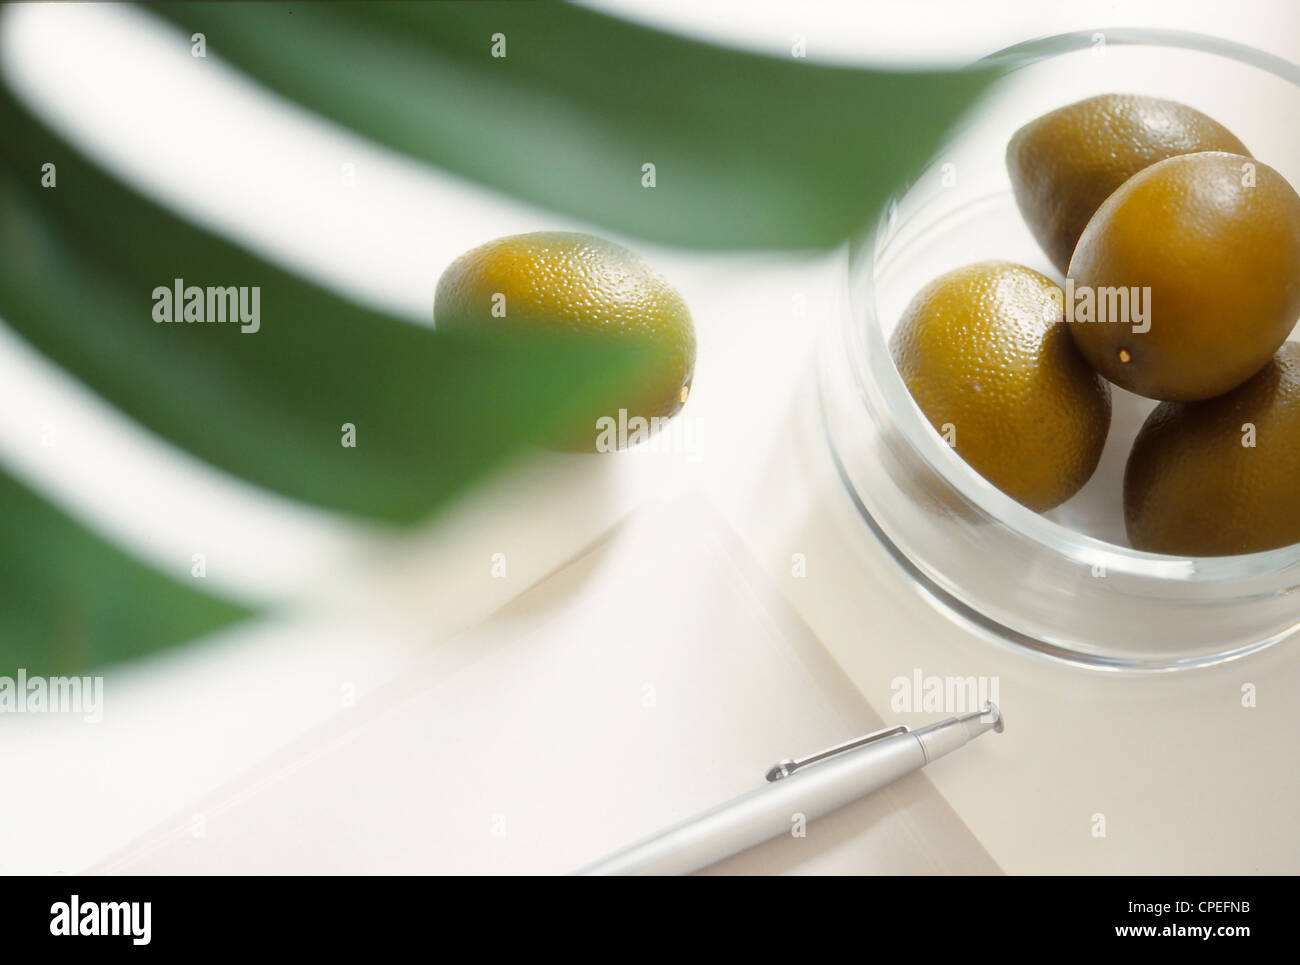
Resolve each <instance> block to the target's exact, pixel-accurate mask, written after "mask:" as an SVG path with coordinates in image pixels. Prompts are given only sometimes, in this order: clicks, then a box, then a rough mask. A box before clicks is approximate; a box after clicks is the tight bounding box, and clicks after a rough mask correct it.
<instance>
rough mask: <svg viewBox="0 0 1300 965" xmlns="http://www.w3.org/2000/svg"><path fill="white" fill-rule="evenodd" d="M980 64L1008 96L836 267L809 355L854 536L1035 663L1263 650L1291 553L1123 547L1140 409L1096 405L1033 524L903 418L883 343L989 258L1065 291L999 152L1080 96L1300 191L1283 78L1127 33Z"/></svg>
mask: <svg viewBox="0 0 1300 965" xmlns="http://www.w3.org/2000/svg"><path fill="white" fill-rule="evenodd" d="M995 58H996V59H998V60H999V61H1000V62H1002V63H1004V65H1005V66H1006V67H1007V73H1006V75H1005V77H1004V78H1002V79H1001V80H999V82H998V83H997V84H996V85H995V87H994V88H993V89H992V90H991V91H990V93H989V95H988V96H987V97H986V98H985V99H984V101H983V102H982V103H981V105H980V106H978V107H977V108H976V109H975V110H974V111H973V112H972V114H971V115H970V117H969V119H968V121H967V123H966V125H965V127H964V128H963V129H961V130H960V131H959V132H958V133H957V134H956V135H955V136H954V137H953V138H952V139H951V140H950V141H949V142H948V143H947V144H946V145H945V146H944V148H943V149H942V150H941V151H940V152H939V153H938V154H937V155H936V156H935V159H934V161H933V163H932V164H931V165H930V166H929V167H928V168H926V169H925V170H924V171H923V172H922V173H921V174H920V175H919V176H918V177H916V178H915V180H914V181H912V183H911V184H910V185H909V186H907V187H906V188H905V189H904V190H902V191H901V192H900V193H899V194H897V195H896V197H895V200H894V201H892V202H891V203H890V204H889V207H888V209H887V211H886V213H885V214H884V216H883V217H882V218H881V220H880V222H879V224H878V225H877V226H875V227H874V228H873V229H871V230H869V231H866V232H864V233H863V234H862V236H861V237H859V238H857V239H854V240H853V241H851V242H850V244H849V246H848V248H847V251H846V253H845V259H846V268H845V278H846V285H845V289H844V292H843V306H844V307H843V311H842V312H841V313H840V317H839V319H838V320H837V321H836V322H835V323H833V324H831V325H830V326H829V327H828V331H827V333H826V338H825V340H824V341H823V343H822V352H821V365H820V377H821V401H822V412H823V416H824V422H825V430H826V434H827V438H828V440H829V443H830V447H831V451H832V453H833V455H834V459H835V462H836V465H837V468H838V470H839V474H840V477H841V478H842V480H843V483H844V485H845V487H846V488H847V490H848V493H849V495H850V497H851V498H852V500H853V503H854V505H855V506H856V507H857V509H858V511H859V513H860V515H861V517H862V519H863V522H864V523H865V526H864V528H863V530H862V533H863V535H864V536H865V537H866V538H870V539H874V540H878V541H879V542H880V543H882V544H883V545H884V546H885V548H886V549H887V550H888V551H889V552H890V553H891V554H892V555H893V557H894V559H895V560H896V561H897V562H898V564H899V565H900V566H902V567H903V568H904V570H905V571H906V572H907V574H908V575H909V576H910V578H912V579H913V580H915V581H916V582H917V583H918V584H920V586H921V587H922V588H923V589H924V590H925V591H926V592H927V594H928V595H929V596H930V597H931V598H932V599H933V600H934V601H935V602H936V603H938V604H939V605H940V606H941V607H942V608H943V609H945V610H946V611H947V612H948V613H949V614H950V615H951V616H953V617H955V618H956V619H958V621H959V622H962V623H964V624H965V625H966V626H968V627H970V628H973V629H976V630H977V631H978V632H979V634H980V635H981V636H985V637H988V636H992V637H995V638H997V639H999V640H1002V641H1007V642H1009V643H1011V644H1014V645H1017V646H1020V647H1025V648H1028V649H1030V650H1033V651H1037V652H1039V653H1042V654H1046V655H1049V656H1053V657H1057V658H1061V659H1065V660H1069V661H1073V662H1077V663H1081V664H1085V665H1088V666H1091V667H1095V668H1102V669H1111V670H1170V669H1174V668H1180V667H1189V666H1197V665H1205V664H1211V663H1216V662H1220V661H1223V660H1228V659H1231V658H1234V657H1240V656H1242V655H1244V654H1247V653H1250V652H1251V651H1254V650H1257V649H1259V648H1261V647H1264V646H1267V645H1269V644H1273V643H1277V642H1278V641H1281V640H1283V639H1284V638H1286V637H1288V636H1290V635H1291V634H1294V633H1295V632H1296V631H1297V630H1300V545H1294V546H1288V547H1284V548H1281V549H1276V550H1271V551H1269V552H1265V553H1254V554H1249V555H1242V556H1226V557H1205V558H1193V557H1175V556H1164V555H1158V554H1153V553H1144V552H1139V551H1136V550H1133V549H1131V548H1129V547H1128V546H1127V545H1126V542H1125V537H1124V526H1123V509H1122V506H1123V503H1122V479H1123V471H1124V463H1125V460H1126V458H1127V455H1128V449H1129V446H1130V445H1131V443H1132V440H1133V438H1134V436H1135V434H1136V432H1137V429H1138V427H1139V426H1140V425H1141V424H1142V421H1143V420H1144V419H1145V417H1146V415H1147V413H1148V412H1149V411H1150V410H1151V408H1152V407H1153V406H1154V404H1155V403H1152V402H1150V401H1148V400H1145V399H1141V398H1139V397H1137V396H1134V395H1131V394H1129V393H1127V392H1124V391H1122V390H1120V389H1118V388H1113V390H1112V391H1113V404H1114V416H1113V420H1112V424H1111V430H1110V436H1109V438H1108V440H1107V444H1106V449H1105V452H1104V454H1103V456H1102V460H1101V464H1100V465H1099V466H1098V469H1097V472H1096V474H1095V475H1094V476H1093V478H1092V479H1091V480H1090V481H1089V483H1088V485H1087V486H1085V487H1084V489H1083V490H1082V491H1081V492H1080V493H1079V494H1077V495H1076V496H1075V497H1074V498H1073V499H1071V500H1070V501H1069V502H1067V503H1065V504H1064V505H1062V506H1060V507H1058V508H1056V509H1054V510H1052V511H1051V512H1049V513H1046V514H1039V513H1035V512H1033V511H1031V510H1029V509H1027V508H1025V507H1024V506H1022V505H1020V504H1019V503H1017V502H1015V501H1014V500H1012V499H1011V498H1010V497H1008V496H1006V495H1004V494H1003V493H1001V492H1000V491H999V490H997V489H995V488H994V487H993V486H992V485H990V484H989V483H988V482H986V481H985V480H984V479H983V478H982V477H981V476H980V475H979V474H977V473H976V472H975V471H974V470H972V469H971V468H970V467H969V466H967V465H966V463H965V462H963V461H962V460H961V458H960V457H959V456H958V455H957V454H956V453H955V452H954V451H953V450H952V449H950V448H949V447H948V445H946V444H945V442H944V441H943V439H942V438H941V437H940V436H939V434H938V433H937V432H935V430H934V429H933V428H932V427H931V426H930V424H929V423H928V422H927V421H926V419H925V417H924V415H923V414H922V413H921V411H920V409H919V408H917V406H916V404H915V403H914V402H913V401H912V398H911V395H910V394H909V392H908V390H907V388H906V386H905V385H904V384H903V381H902V379H901V377H900V376H899V374H898V372H897V370H896V369H895V367H894V363H893V361H892V359H891V358H890V354H889V350H888V340H889V336H890V333H891V331H892V330H893V326H894V324H895V323H896V321H897V319H898V317H899V315H900V314H901V312H902V310H903V308H904V306H905V305H906V304H907V303H908V301H910V299H911V298H912V296H913V295H914V294H915V293H916V292H917V291H918V290H919V289H920V288H921V286H923V285H924V284H925V283H926V282H928V281H930V280H931V279H933V278H935V277H937V276H938V275H940V274H942V273H943V272H945V271H948V270H950V269H952V268H955V267H958V266H960V265H964V264H969V263H971V262H976V261H983V260H986V259H991V258H1000V259H1006V260H1008V261H1013V262H1018V263H1020V264H1024V265H1027V266H1029V267H1031V268H1033V269H1035V270H1037V271H1039V272H1042V273H1043V274H1045V275H1047V276H1048V277H1050V278H1053V279H1054V280H1056V281H1057V282H1058V283H1062V282H1063V280H1064V279H1063V278H1062V277H1061V276H1060V273H1059V272H1057V271H1056V270H1055V269H1054V268H1053V267H1052V265H1051V263H1050V262H1049V261H1048V259H1047V257H1046V256H1045V255H1044V254H1043V253H1042V251H1041V250H1040V249H1039V248H1038V246H1037V244H1036V243H1035V242H1034V240H1033V237H1032V236H1031V235H1030V233H1029V230H1028V228H1026V227H1025V225H1024V223H1023V221H1022V219H1021V217H1020V214H1019V212H1018V210H1017V208H1016V204H1015V200H1014V198H1013V197H1012V195H1011V186H1010V182H1009V180H1008V176H1007V172H1006V168H1005V163H1004V152H1005V150H1006V144H1007V141H1008V140H1009V139H1010V137H1011V135H1012V133H1013V132H1014V131H1015V130H1016V129H1017V128H1019V127H1020V126H1021V125H1022V124H1024V123H1026V122H1027V121H1029V120H1032V119H1033V118H1035V117H1037V116H1039V115H1041V114H1043V113H1045V112H1047V111H1049V110H1052V109H1054V108H1056V107H1060V106H1062V105H1065V104H1069V103H1072V102H1074V101H1077V100H1080V99H1082V98H1084V97H1088V96H1091V95H1094V94H1100V93H1139V94H1150V95H1153V96H1159V97H1165V98H1169V99H1171V100H1177V101H1181V102H1183V103H1186V104H1190V105H1191V106H1193V107H1196V108H1198V109H1199V110H1201V111H1203V112H1205V113H1206V114H1208V115H1209V116H1211V117H1213V118H1215V119H1217V120H1218V121H1220V122H1221V123H1222V124H1224V125H1225V126H1227V127H1228V128H1229V129H1230V130H1232V131H1233V132H1234V133H1235V134H1236V135H1237V136H1238V137H1239V138H1241V139H1242V141H1244V142H1245V144H1246V145H1247V146H1248V147H1249V148H1250V150H1251V152H1252V153H1253V154H1254V156H1255V157H1256V158H1258V159H1259V160H1261V161H1264V162H1265V163H1268V164H1270V165H1272V166H1273V167H1274V168H1276V169H1277V170H1278V171H1280V172H1281V173H1282V174H1283V175H1284V176H1285V177H1286V178H1288V179H1289V180H1290V182H1291V183H1292V184H1293V185H1300V129H1297V128H1295V126H1294V125H1292V124H1291V123H1290V122H1289V119H1293V118H1295V117H1297V116H1300V68H1298V67H1297V66H1296V65H1293V64H1290V63H1288V62H1286V61H1284V60H1281V59H1279V58H1276V57H1273V56H1271V55H1269V54H1265V53H1263V52H1261V51H1258V50H1254V49H1251V48H1248V47H1244V46H1241V45H1238V44H1233V43H1230V42H1226V41H1223V40H1220V39H1216V38H1212V37H1203V36H1199V35H1195V34H1186V33H1171V32H1161V31H1138V30H1097V31H1085V32H1080V33H1074V34H1066V35H1061V36H1056V37H1050V38H1046V39H1041V40H1035V41H1032V42H1030V43H1026V44H1021V45H1018V46H1016V47H1013V48H1010V49H1008V50H1006V51H1003V52H1001V53H999V54H997V55H995ZM1292 337H1293V338H1294V337H1295V336H1294V333H1293V336H1292ZM1297 498H1300V486H1298V492H1297Z"/></svg>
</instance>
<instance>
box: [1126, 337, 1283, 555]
mask: <svg viewBox="0 0 1300 965" xmlns="http://www.w3.org/2000/svg"><path fill="white" fill-rule="evenodd" d="M1298 479H1300V344H1296V343H1294V342H1288V343H1287V344H1286V345H1284V346H1283V347H1282V350H1281V351H1280V352H1278V354H1277V355H1276V357H1274V358H1273V360H1272V361H1270V362H1269V363H1268V365H1266V366H1265V367H1264V368H1263V370H1262V371H1260V372H1259V373H1258V374H1256V375H1255V376H1254V377H1252V378H1251V379H1249V380H1248V381H1247V382H1246V383H1245V384H1244V385H1241V386H1238V387H1237V388H1236V389H1233V390H1232V391H1231V392H1229V393H1228V394H1226V395H1221V396H1219V397H1218V398H1214V399H1206V400H1204V401H1201V402H1165V403H1162V404H1161V405H1158V406H1156V408H1155V410H1154V411H1153V412H1152V413H1151V415H1150V416H1148V417H1147V421H1146V423H1145V424H1144V425H1143V426H1142V430H1141V431H1140V432H1139V433H1138V436H1137V440H1136V441H1135V442H1134V443H1133V451H1132V452H1131V453H1130V454H1129V459H1128V466H1127V468H1126V469H1125V472H1124V523H1125V527H1126V529H1127V530H1128V538H1129V542H1130V543H1132V544H1133V546H1134V548H1136V549H1140V550H1146V551H1148V552H1152V553H1168V554H1172V555H1176V556H1228V555H1233V554H1236V553H1254V552H1258V551H1262V550H1268V549H1274V548H1276V547H1279V546H1287V545H1289V544H1291V543H1300V493H1298V491H1297V484H1296V480H1298Z"/></svg>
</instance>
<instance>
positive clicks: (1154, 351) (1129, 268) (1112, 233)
mask: <svg viewBox="0 0 1300 965" xmlns="http://www.w3.org/2000/svg"><path fill="white" fill-rule="evenodd" d="M1066 291H1067V294H1070V293H1071V291H1073V295H1074V297H1073V299H1072V301H1074V302H1075V306H1076V311H1075V315H1076V319H1075V320H1074V321H1073V323H1072V324H1071V325H1070V331H1071V333H1072V334H1073V335H1074V339H1075V341H1076V342H1077V343H1078V345H1079V349H1080V351H1082V352H1083V354H1084V357H1085V358H1087V359H1088V361H1089V362H1090V363H1092V365H1093V367H1094V368H1095V369H1096V370H1097V371H1098V372H1100V373H1101V374H1102V375H1104V376H1106V378H1108V379H1110V381H1112V382H1114V383H1115V384H1116V385H1119V386H1122V387H1124V388H1126V389H1128V390H1129V391H1130V392H1136V393H1137V394H1138V395H1144V396H1147V397H1148V398H1152V399H1160V400H1162V401H1165V402H1192V401H1195V400H1197V399H1208V398H1210V397H1211V396H1216V395H1220V394H1221V393H1224V392H1227V391H1228V390H1230V389H1233V388H1235V387H1236V386H1238V385H1240V384H1241V383H1242V382H1244V381H1246V379H1248V378H1250V377H1251V376H1252V375H1254V374H1255V373H1256V372H1258V371H1259V370H1260V369H1261V368H1263V367H1264V366H1265V365H1266V364H1267V363H1268V360H1269V359H1270V358H1272V357H1273V353H1274V352H1276V351H1277V349H1278V347H1279V346H1280V345H1281V344H1282V343H1283V342H1284V341H1285V340H1286V337H1287V335H1288V334H1289V333H1290V332H1291V329H1292V328H1293V327H1294V326H1295V322H1296V318H1297V317H1298V316H1300V195H1297V194H1296V192H1295V190H1294V189H1293V188H1292V187H1291V185H1289V184H1288V183H1287V181H1286V179H1285V178H1283V177H1282V175H1280V174H1278V173H1277V172H1276V171H1274V170H1273V169H1272V168H1271V167H1269V166H1268V165H1266V164H1263V163H1261V162H1259V161H1252V160H1250V159H1249V158H1245V157H1241V156H1240V155H1236V154H1222V153H1206V154H1187V155H1183V156H1182V157H1175V158H1170V159H1169V160H1167V161H1160V162H1159V163H1157V164H1153V165H1151V167H1149V168H1147V169H1146V170H1144V171H1142V172H1140V173H1139V174H1136V175H1134V176H1133V177H1132V178H1130V179H1129V180H1128V181H1126V182H1125V183H1124V185H1123V187H1121V188H1120V189H1119V190H1118V191H1116V192H1115V193H1114V194H1113V195H1111V196H1110V197H1109V198H1108V199H1107V200H1106V203H1105V204H1103V205H1102V206H1101V208H1100V209H1098V211H1097V213H1096V214H1095V215H1094V216H1093V219H1092V221H1090V222H1089V223H1088V227H1087V229H1086V230H1085V231H1084V233H1083V237H1082V238H1080V239H1079V247H1078V248H1077V249H1076V250H1075V252H1074V260H1073V261H1072V262H1071V263H1070V278H1069V281H1068V282H1067V285H1066ZM1081 295H1091V296H1093V297H1092V301H1094V302H1095V306H1094V309H1093V311H1092V312H1091V315H1092V318H1093V320H1092V321H1087V320H1085V318H1086V317H1087V315H1086V313H1084V312H1081V311H1079V309H1080V308H1081V307H1083V306H1084V305H1085V302H1084V301H1083V300H1082V299H1081V297H1080V296H1081ZM1117 296H1118V297H1117ZM1125 302H1127V303H1128V310H1127V312H1126V311H1125V306H1124V303H1125ZM1103 305H1108V306H1109V307H1107V308H1106V309H1105V314H1106V315H1107V318H1106V320H1105V321H1101V320H1099V319H1100V316H1101V315H1102V314H1103V310H1102V306H1103ZM1135 306H1139V311H1135V310H1134V307H1135ZM1068 313H1069V306H1067V318H1068V317H1069V314H1068ZM1139 315H1140V316H1141V318H1140V321H1137V322H1134V320H1135V319H1137V318H1139ZM1115 316H1118V318H1117V317H1115Z"/></svg>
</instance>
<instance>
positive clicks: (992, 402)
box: [890, 261, 1110, 511]
mask: <svg viewBox="0 0 1300 965" xmlns="http://www.w3.org/2000/svg"><path fill="white" fill-rule="evenodd" d="M1061 308H1062V292H1061V289H1060V288H1058V287H1057V286H1056V285H1054V284H1053V283H1052V282H1051V280H1050V279H1047V278H1044V277H1043V276H1042V275H1040V274H1039V273H1038V272H1036V271H1032V270H1031V269H1029V268H1025V267H1023V266H1021V265H1014V264H1011V263H1009V262H1003V261H989V262H982V263H980V264H975V265H969V266H967V267H964V268H958V269H956V270H955V271H951V272H948V273H947V274H946V275H942V276H941V277H939V278H937V279H935V280H934V281H932V282H931V283H930V284H928V285H926V286H925V288H923V289H922V290H921V291H920V292H919V293H918V294H917V295H916V297H915V298H913V299H912V302H911V304H909V305H908V307H907V309H906V311H905V312H904V313H903V316H902V318H901V319H900V321H899V323H898V327H897V328H896V329H895V330H894V334H893V337H892V339H891V341H890V351H891V352H892V354H893V357H894V362H895V364H896V365H897V366H898V371H899V372H900V373H901V374H902V376H903V381H904V382H905V383H906V384H907V387H908V389H909V391H911V393H912V397H913V398H914V399H915V400H916V402H917V405H919V406H920V408H921V411H922V412H924V413H925V416H926V418H927V419H929V421H930V423H931V424H932V425H933V426H934V427H935V428H936V429H937V430H938V431H939V432H940V433H941V434H942V435H943V436H944V438H945V439H946V440H947V441H948V442H949V443H950V444H951V445H953V447H954V448H955V449H956V451H957V454H958V455H960V456H961V457H962V458H963V459H964V460H966V462H967V463H969V464H970V466H971V467H972V468H973V469H974V470H975V471H976V472H978V473H979V474H980V475H982V476H983V477H984V478H985V479H987V480H988V481H989V482H991V483H992V484H993V485H995V486H997V487H998V488H999V489H1001V490H1002V491H1003V492H1004V493H1006V494H1007V495H1008V496H1011V497H1012V498H1014V499H1016V500H1018V501H1020V502H1021V503H1023V504H1024V505H1026V506H1028V507H1029V508H1030V509H1035V510H1040V511H1041V510H1046V509H1050V508H1052V507H1053V506H1056V505H1058V504H1060V503H1062V502H1064V501H1065V500H1067V499H1069V498H1070V497H1071V496H1073V495H1074V494H1075V493H1076V492H1078V491H1079V489H1080V488H1081V487H1082V486H1083V484H1084V483H1086V482H1087V481H1088V479H1089V477H1091V476H1092V473H1093V470H1095V469H1096V468H1097V462H1098V460H1099V459H1100V458H1101V450H1102V447H1103V446H1104V445H1105V442H1106V433H1107V432H1108V431H1109V429H1110V387H1109V386H1108V385H1106V383H1105V381H1104V380H1103V379H1101V378H1100V377H1099V376H1098V375H1097V373H1096V372H1094V371H1093V370H1092V369H1091V368H1089V367H1088V364H1087V363H1086V362H1084V360H1083V358H1082V357H1081V356H1080V355H1079V353H1078V350H1077V349H1076V348H1075V346H1074V342H1073V341H1072V340H1071V338H1070V333H1069V331H1067V329H1066V326H1065V322H1064V320H1063V318H1062V311H1061Z"/></svg>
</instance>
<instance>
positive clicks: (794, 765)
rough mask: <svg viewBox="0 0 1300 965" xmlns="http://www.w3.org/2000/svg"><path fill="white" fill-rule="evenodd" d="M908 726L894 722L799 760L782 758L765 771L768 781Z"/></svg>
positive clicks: (905, 730) (891, 734) (905, 729)
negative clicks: (889, 725)
mask: <svg viewBox="0 0 1300 965" xmlns="http://www.w3.org/2000/svg"><path fill="white" fill-rule="evenodd" d="M909 730H910V728H909V727H908V726H907V725H906V724H895V725H894V726H893V727H886V728H884V729H883V730H877V731H872V732H871V733H870V734H866V735H864V736H862V737H855V738H854V739H853V740H851V741H845V742H844V743H843V744H836V745H835V746H834V747H828V748H826V750H824V751H818V752H817V753H816V754H813V755H812V756H811V757H805V758H804V759H803V760H801V761H792V760H788V759H787V760H784V761H781V763H779V764H777V765H776V766H775V767H773V768H772V769H771V770H769V771H768V772H767V780H768V782H769V783H770V782H773V781H779V780H781V778H783V777H789V776H790V775H791V774H793V773H794V772H795V771H798V770H801V769H802V768H805V767H807V766H808V765H809V764H817V763H820V762H821V761H824V760H827V759H828V758H831V757H835V756H836V755H837V754H843V753H844V752H845V751H851V750H854V749H855V748H858V747H863V746H865V745H867V744H871V743H874V742H875V741H878V740H884V739H885V738H886V737H893V736H894V735H895V734H906V733H907V732H908V731H909Z"/></svg>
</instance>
